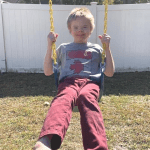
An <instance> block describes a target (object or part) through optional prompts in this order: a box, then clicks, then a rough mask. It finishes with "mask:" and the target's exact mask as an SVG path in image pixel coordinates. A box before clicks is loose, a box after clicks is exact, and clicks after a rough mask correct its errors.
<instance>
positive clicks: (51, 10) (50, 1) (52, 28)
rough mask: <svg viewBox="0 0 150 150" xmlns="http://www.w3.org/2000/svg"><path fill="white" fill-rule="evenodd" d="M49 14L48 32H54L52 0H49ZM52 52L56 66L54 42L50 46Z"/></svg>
mask: <svg viewBox="0 0 150 150" xmlns="http://www.w3.org/2000/svg"><path fill="white" fill-rule="evenodd" d="M49 7H50V9H49V14H50V24H51V26H50V31H51V32H54V20H53V9H52V0H49ZM52 50H53V55H52V58H53V60H54V64H55V65H56V59H57V55H56V44H55V42H53V44H52Z"/></svg>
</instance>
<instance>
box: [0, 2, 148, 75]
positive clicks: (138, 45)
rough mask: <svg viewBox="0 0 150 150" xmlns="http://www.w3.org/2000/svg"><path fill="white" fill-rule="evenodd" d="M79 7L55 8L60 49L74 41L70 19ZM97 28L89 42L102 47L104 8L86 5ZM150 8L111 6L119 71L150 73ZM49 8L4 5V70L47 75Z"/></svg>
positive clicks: (0, 56) (0, 17)
mask: <svg viewBox="0 0 150 150" xmlns="http://www.w3.org/2000/svg"><path fill="white" fill-rule="evenodd" d="M74 7H81V6H76V5H53V11H54V26H55V32H57V33H58V34H59V38H58V40H57V42H56V46H58V45H59V44H61V43H66V42H71V41H72V40H73V38H72V37H71V35H70V33H69V32H68V29H67V25H66V18H67V16H68V14H69V13H70V11H71V10H72V9H73V8H74ZM86 7H88V8H89V9H90V10H91V12H92V14H93V15H94V18H95V24H96V28H95V30H94V32H93V33H92V35H91V37H90V39H89V41H90V42H93V43H98V44H100V45H101V43H100V41H99V39H98V35H99V34H102V33H103V22H104V6H101V5H96V4H95V3H93V4H91V5H88V6H86ZM149 16H150V5H148V4H133V5H109V6H108V34H109V35H110V36H111V37H112V38H111V50H112V54H113V56H114V60H115V66H116V71H118V72H127V71H150V52H149V51H150V40H149V39H150V19H149ZM49 18H50V16H49V6H48V5H40V4H0V71H2V72H6V71H7V72H10V71H12V72H16V71H17V72H43V60H44V55H45V53H46V49H47V34H48V32H49V30H50V21H49Z"/></svg>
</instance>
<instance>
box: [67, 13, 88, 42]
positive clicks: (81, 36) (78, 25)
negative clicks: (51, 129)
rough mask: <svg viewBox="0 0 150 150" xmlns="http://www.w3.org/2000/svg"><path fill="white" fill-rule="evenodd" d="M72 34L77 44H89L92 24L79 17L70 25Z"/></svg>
mask: <svg viewBox="0 0 150 150" xmlns="http://www.w3.org/2000/svg"><path fill="white" fill-rule="evenodd" d="M69 30H70V33H71V35H72V36H73V38H74V42H75V43H87V40H88V38H89V37H90V35H91V23H90V21H89V20H88V19H87V18H85V17H84V16H83V17H77V18H76V20H73V21H72V22H71V25H70V29H69Z"/></svg>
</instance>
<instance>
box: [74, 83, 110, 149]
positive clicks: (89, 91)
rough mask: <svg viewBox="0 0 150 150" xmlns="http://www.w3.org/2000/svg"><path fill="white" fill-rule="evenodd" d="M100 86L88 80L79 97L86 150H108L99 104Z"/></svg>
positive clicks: (78, 102)
mask: <svg viewBox="0 0 150 150" xmlns="http://www.w3.org/2000/svg"><path fill="white" fill-rule="evenodd" d="M98 96H99V86H98V85H96V84H94V83H92V82H87V84H86V85H85V86H84V87H83V88H82V90H81V91H80V93H79V97H78V99H77V105H78V108H79V111H80V115H81V127H82V137H83V146H84V149H85V150H108V147H107V139H106V134H105V128H104V123H103V118H102V114H101V111H100V108H99V105H98V101H97V99H98Z"/></svg>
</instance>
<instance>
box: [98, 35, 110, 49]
mask: <svg viewBox="0 0 150 150" xmlns="http://www.w3.org/2000/svg"><path fill="white" fill-rule="evenodd" d="M98 37H99V39H100V40H101V42H102V44H106V48H109V44H110V39H111V37H110V36H109V35H108V34H103V35H99V36H98Z"/></svg>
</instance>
